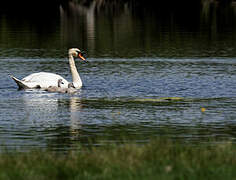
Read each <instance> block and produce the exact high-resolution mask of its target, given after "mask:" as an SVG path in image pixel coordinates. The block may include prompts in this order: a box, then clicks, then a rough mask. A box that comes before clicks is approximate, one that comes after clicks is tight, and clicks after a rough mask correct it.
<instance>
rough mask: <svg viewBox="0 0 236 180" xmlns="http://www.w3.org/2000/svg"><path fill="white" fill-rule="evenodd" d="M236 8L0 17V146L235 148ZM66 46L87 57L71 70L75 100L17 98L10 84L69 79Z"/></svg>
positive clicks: (26, 94)
mask: <svg viewBox="0 0 236 180" xmlns="http://www.w3.org/2000/svg"><path fill="white" fill-rule="evenodd" d="M94 7H96V8H94ZM234 9H235V8H234V6H233V5H232V6H230V7H227V8H226V7H225V8H219V7H218V8H217V6H211V9H210V10H209V6H208V5H207V4H205V6H204V8H202V9H200V10H199V11H197V12H196V11H193V12H191V11H189V13H188V15H189V17H187V16H186V14H184V13H183V12H181V11H174V10H173V11H172V10H168V11H167V12H165V11H163V10H162V11H160V9H159V11H153V10H152V9H151V10H150V9H145V10H144V9H140V7H137V8H133V9H132V8H131V7H129V6H121V7H120V9H118V10H117V11H115V10H114V11H111V10H107V9H102V8H100V9H99V8H98V7H97V6H95V5H94V4H91V5H90V6H86V7H84V6H80V5H76V6H74V5H73V4H69V5H68V6H67V7H64V6H63V7H62V6H61V7H60V8H59V9H58V10H57V11H56V12H54V11H53V12H47V16H46V15H45V17H43V18H42V17H40V16H38V15H36V14H32V15H31V16H28V15H27V13H18V14H17V13H16V14H9V13H8V12H1V14H0V82H1V83H0V142H1V144H2V145H3V146H4V147H7V148H17V149H20V150H28V149H31V148H35V147H40V148H48V147H49V148H52V150H56V151H66V150H70V149H74V148H76V147H77V144H78V143H82V144H83V145H87V144H88V143H93V144H94V145H95V146H97V145H102V144H103V143H107V142H108V143H110V142H111V143H114V142H120V141H121V140H122V141H124V137H125V141H127V142H130V141H135V142H137V143H144V142H147V141H148V140H149V139H151V138H153V137H156V136H167V137H171V138H180V139H183V140H186V141H200V142H204V141H205V140H206V139H208V138H213V137H217V139H219V140H232V141H234V139H235V137H236V134H235V129H236V90H235V89H236V59H235V57H236V43H235V42H236V41H235V40H236V29H235V28H236V26H235V22H236V21H235V20H236V18H235V11H234ZM189 18H190V20H189ZM70 47H78V48H80V49H81V50H83V51H84V52H85V53H86V54H87V60H88V62H87V63H85V62H81V61H77V67H78V71H79V73H80V76H81V78H82V80H83V82H84V87H83V88H82V89H81V90H80V91H78V93H77V94H74V95H68V94H58V93H48V92H44V91H39V90H34V91H31V90H27V91H18V90H17V86H16V84H15V83H14V82H13V81H12V80H11V79H10V78H9V76H8V75H9V74H13V75H15V76H16V77H18V78H23V77H25V76H26V75H28V74H30V73H33V72H40V71H46V72H53V73H57V74H60V75H62V76H63V77H65V78H66V79H68V80H71V74H70V70H69V66H68V60H67V50H68V48H70ZM170 97H179V98H180V99H174V100H171V98H170ZM201 108H205V112H203V111H202V110H201ZM97 140H99V143H97Z"/></svg>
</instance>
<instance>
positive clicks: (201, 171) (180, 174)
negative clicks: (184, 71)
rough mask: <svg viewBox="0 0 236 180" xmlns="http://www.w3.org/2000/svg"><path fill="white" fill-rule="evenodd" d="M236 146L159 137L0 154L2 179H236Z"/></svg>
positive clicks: (0, 176) (0, 175)
mask: <svg viewBox="0 0 236 180" xmlns="http://www.w3.org/2000/svg"><path fill="white" fill-rule="evenodd" d="M235 169H236V145H234V144H231V143H221V144H217V145H206V144H205V145H200V144H199V145H192V144H186V143H185V144H183V143H181V142H173V141H170V140H167V139H157V140H153V141H151V142H150V143H148V144H146V145H142V146H137V145H122V146H112V147H111V146H107V147H104V148H94V149H86V150H85V149H83V150H82V151H81V150H80V151H77V152H71V153H69V154H67V155H58V154H55V153H52V152H49V151H32V152H28V153H4V154H1V155H0V179H24V180H26V179H51V180H52V179H157V177H158V179H191V180H193V179H234V178H235V177H236V171H235Z"/></svg>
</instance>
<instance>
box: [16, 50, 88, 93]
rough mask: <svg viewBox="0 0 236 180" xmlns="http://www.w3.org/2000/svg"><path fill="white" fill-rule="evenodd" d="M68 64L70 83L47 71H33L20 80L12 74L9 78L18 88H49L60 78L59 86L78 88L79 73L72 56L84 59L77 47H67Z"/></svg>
mask: <svg viewBox="0 0 236 180" xmlns="http://www.w3.org/2000/svg"><path fill="white" fill-rule="evenodd" d="M68 54H69V65H70V70H71V75H72V83H69V82H68V81H67V80H65V79H64V78H63V77H61V76H60V75H57V74H54V73H49V72H39V73H33V74H30V75H28V76H26V77H25V78H23V79H22V80H19V79H17V78H16V77H14V76H11V78H12V79H13V80H14V81H15V82H16V84H17V85H18V87H19V89H35V88H42V89H45V88H49V87H50V86H51V87H55V86H58V83H59V82H58V81H59V80H60V79H61V82H60V87H61V88H68V87H69V86H70V87H73V88H75V89H79V88H81V87H82V81H81V79H80V76H79V73H78V71H77V68H76V66H75V61H74V57H79V58H80V59H82V60H85V58H84V57H83V55H82V53H81V51H80V50H79V49H78V48H71V49H69V52H68Z"/></svg>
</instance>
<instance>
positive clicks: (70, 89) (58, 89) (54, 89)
mask: <svg viewBox="0 0 236 180" xmlns="http://www.w3.org/2000/svg"><path fill="white" fill-rule="evenodd" d="M62 85H63V80H62V79H59V80H58V86H49V87H48V88H46V89H44V90H45V91H48V92H59V93H69V94H73V93H75V92H76V89H75V88H73V86H72V83H70V84H69V85H68V88H62V87H61V86H62Z"/></svg>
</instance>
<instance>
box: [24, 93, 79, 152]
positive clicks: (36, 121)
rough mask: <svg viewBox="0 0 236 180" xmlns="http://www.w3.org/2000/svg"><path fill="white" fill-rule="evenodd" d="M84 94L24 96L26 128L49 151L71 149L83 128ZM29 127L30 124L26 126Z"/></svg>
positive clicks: (37, 94)
mask: <svg viewBox="0 0 236 180" xmlns="http://www.w3.org/2000/svg"><path fill="white" fill-rule="evenodd" d="M79 95H80V92H78V93H77V94H76V95H68V94H59V93H48V92H41V91H28V92H26V94H25V96H24V105H25V110H26V112H27V113H26V114H27V115H26V119H27V124H28V126H26V127H27V128H28V130H29V131H32V130H33V131H34V133H33V135H34V136H37V140H39V143H42V144H46V147H50V148H60V149H63V150H65V149H67V148H70V145H72V142H71V141H74V140H76V139H78V138H79V133H80V130H81V128H82V126H81V123H80V113H79V112H80V111H81V108H82V105H81V99H80V97H79ZM25 123H26V122H25ZM59 146H60V147H59Z"/></svg>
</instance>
